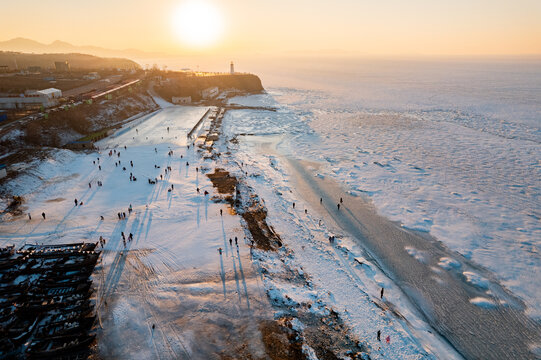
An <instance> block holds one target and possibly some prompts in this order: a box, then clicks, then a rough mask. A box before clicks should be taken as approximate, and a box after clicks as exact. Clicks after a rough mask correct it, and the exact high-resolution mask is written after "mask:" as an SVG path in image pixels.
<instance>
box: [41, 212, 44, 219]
mask: <svg viewBox="0 0 541 360" xmlns="http://www.w3.org/2000/svg"><path fill="white" fill-rule="evenodd" d="M41 216H42V217H43V220H45V213H44V212H42V213H41Z"/></svg>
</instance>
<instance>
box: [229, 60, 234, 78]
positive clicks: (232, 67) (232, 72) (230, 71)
mask: <svg viewBox="0 0 541 360" xmlns="http://www.w3.org/2000/svg"><path fill="white" fill-rule="evenodd" d="M229 73H230V74H231V75H233V74H234V73H235V64H233V61H231V65H229Z"/></svg>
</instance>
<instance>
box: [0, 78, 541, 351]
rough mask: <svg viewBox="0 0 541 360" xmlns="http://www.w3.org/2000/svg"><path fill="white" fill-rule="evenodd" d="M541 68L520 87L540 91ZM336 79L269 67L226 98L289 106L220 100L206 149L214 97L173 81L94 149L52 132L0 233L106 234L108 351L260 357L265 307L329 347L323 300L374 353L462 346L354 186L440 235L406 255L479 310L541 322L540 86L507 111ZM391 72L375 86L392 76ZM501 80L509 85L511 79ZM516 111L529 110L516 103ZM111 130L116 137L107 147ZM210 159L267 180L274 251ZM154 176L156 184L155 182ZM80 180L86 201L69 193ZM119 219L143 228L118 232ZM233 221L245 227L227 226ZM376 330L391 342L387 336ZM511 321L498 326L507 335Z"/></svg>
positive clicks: (261, 190)
mask: <svg viewBox="0 0 541 360" xmlns="http://www.w3.org/2000/svg"><path fill="white" fill-rule="evenodd" d="M311 81H312V82H313V81H314V79H312V80H311ZM436 83H437V82H436ZM345 84H347V82H346V83H345ZM535 84H536V83H535V82H533V85H532V88H531V89H530V90H529V91H530V94H531V97H526V98H531V99H535V96H536V94H537V91H539V87H536V85H535ZM380 85H381V84H380ZM534 85H535V86H534ZM333 86H336V84H329V89H327V90H324V89H321V88H318V89H316V90H309V89H306V88H302V87H299V88H284V87H271V88H269V89H268V93H267V94H261V95H252V96H245V97H236V98H233V99H230V100H229V102H230V103H231V104H240V105H249V106H258V107H262V108H276V111H268V110H254V109H240V110H229V111H227V113H226V115H225V117H224V119H223V124H222V127H221V129H220V138H219V139H218V140H217V141H215V142H214V144H213V146H214V148H215V151H216V153H217V154H218V155H216V153H215V154H214V155H212V156H211V155H208V154H205V152H204V151H201V150H200V149H204V148H205V146H207V144H206V143H201V140H197V141H198V144H201V145H204V146H203V147H201V148H199V147H196V148H194V147H193V146H190V147H189V148H188V145H191V144H190V143H191V141H187V139H186V133H188V132H189V131H190V130H191V128H192V127H193V126H194V125H195V124H196V123H197V121H198V120H199V118H200V117H201V116H202V115H203V114H204V113H205V112H206V110H207V108H206V107H178V106H170V104H167V103H165V102H163V101H158V102H159V103H160V105H161V106H162V107H163V108H162V110H160V111H158V112H156V113H153V114H150V115H147V116H145V117H144V118H141V119H140V120H137V124H135V123H134V124H132V125H133V126H132V125H129V124H128V125H127V126H125V127H124V128H123V129H121V130H120V131H119V132H117V134H116V136H112V137H110V138H107V139H105V140H102V141H101V142H100V143H98V144H97V145H99V146H100V149H102V150H101V151H100V153H97V152H93V153H75V152H71V151H67V150H51V152H50V156H49V157H48V158H47V159H46V160H45V161H43V162H38V161H36V162H35V163H34V164H31V166H28V168H27V172H26V173H25V174H23V175H21V176H20V177H19V178H18V179H17V181H14V182H11V183H9V184H7V185H6V186H7V188H8V190H10V191H11V192H12V193H17V194H20V195H23V196H24V197H25V200H26V202H25V204H24V207H25V209H24V212H25V213H26V212H30V213H32V214H33V215H35V216H33V220H31V221H28V220H27V219H26V217H25V215H24V214H23V216H15V217H10V215H9V214H4V217H3V222H2V223H1V224H0V234H1V235H0V246H5V245H7V244H15V245H17V246H20V245H22V244H23V243H25V242H39V243H42V242H43V243H62V242H68V241H80V240H85V241H96V240H97V238H98V237H99V236H103V237H104V238H106V239H108V242H107V244H106V246H105V248H104V254H103V258H102V264H101V266H100V267H99V268H98V270H97V272H96V273H95V274H94V282H95V284H96V287H97V290H96V306H97V308H98V313H99V315H100V331H101V333H100V337H99V339H98V344H99V345H98V347H99V348H98V354H100V355H101V356H105V357H115V358H214V357H215V356H217V354H222V355H224V356H233V355H231V354H240V355H238V356H240V357H242V356H244V355H246V354H251V355H252V356H255V357H261V358H264V357H265V353H266V351H268V348H267V347H266V346H267V345H268V344H267V343H266V342H265V341H266V340H265V339H268V337H267V336H266V335H265V334H267V333H266V331H267V330H268V329H267V330H265V329H262V327H261V324H262V323H264V322H265V321H271V320H273V319H284V318H287V319H288V320H286V322H287V323H288V324H289V325H287V326H289V327H290V328H291V329H293V331H295V332H296V334H304V335H302V336H304V337H305V342H304V343H303V344H304V345H303V348H302V351H303V353H304V354H305V356H307V358H316V353H318V351H321V349H320V348H318V347H316V346H315V345H314V344H315V343H317V341H316V342H314V341H315V340H314V339H317V337H311V336H313V331H311V330H310V329H313V328H316V326H314V324H312V323H311V321H313V319H322V320H321V321H322V322H324V323H325V327H326V329H327V330H325V331H331V330H329V329H331V328H333V327H337V326H338V327H340V329H344V330H343V333H344V334H347V336H345V337H344V338H343V339H346V338H347V339H349V337H350V336H352V337H354V338H356V339H357V340H358V341H359V343H360V344H361V345H362V346H363V347H364V350H365V351H366V354H369V356H370V357H371V358H373V359H384V358H385V359H388V358H393V359H404V358H407V359H417V358H434V357H436V358H445V359H450V358H457V359H458V358H461V355H460V354H459V352H460V351H465V350H464V349H463V348H461V347H460V346H457V345H456V343H455V346H452V345H451V344H450V343H449V341H450V340H451V339H445V338H444V337H442V336H441V333H440V334H438V333H437V332H435V331H434V329H435V328H436V329H437V327H438V326H442V327H445V326H446V324H434V323H431V321H433V320H434V318H432V319H431V317H430V309H428V308H427V306H426V304H427V303H425V302H424V301H425V300H424V299H423V295H422V292H421V293H420V296H419V297H417V298H416V297H413V296H412V292H411V291H407V289H404V288H401V286H402V285H403V284H401V283H400V282H401V280H400V277H399V276H394V275H393V269H390V268H385V267H382V266H381V263H382V262H381V261H380V259H377V258H372V257H371V255H372V253H371V252H370V251H367V249H368V248H367V247H366V246H365V245H366V244H363V241H362V240H363V237H364V236H365V235H366V234H365V233H363V232H362V231H360V232H359V233H355V229H353V228H347V226H345V225H344V224H345V222H344V219H346V216H345V215H342V214H341V213H337V211H336V209H335V206H336V205H337V204H338V203H339V198H340V197H343V198H344V203H343V204H342V209H341V210H342V211H343V212H344V213H345V212H346V211H350V213H351V219H354V218H356V216H355V215H358V217H357V220H359V221H360V222H362V221H366V219H367V216H368V215H366V216H364V215H363V211H365V210H366V209H368V210H369V211H370V214H374V215H378V214H379V215H381V216H383V217H384V218H387V219H389V220H391V221H393V222H395V223H391V221H388V220H382V221H383V222H384V224H385V226H387V225H389V226H394V227H396V229H398V230H397V231H400V227H401V226H402V227H403V228H404V229H406V230H407V231H411V232H412V233H414V234H415V236H416V237H417V238H418V239H423V241H424V240H426V241H427V244H428V243H429V244H434V245H435V247H434V249H437V251H436V250H433V249H432V248H430V249H429V248H423V247H422V246H420V245H417V246H412V245H411V244H407V245H401V246H402V247H399V248H397V249H396V251H397V253H400V254H402V253H404V254H405V255H404V256H406V257H407V258H403V259H405V260H404V263H405V264H406V265H405V266H407V264H408V261H411V264H419V266H421V267H422V268H423V269H427V270H426V271H427V272H426V274H428V275H427V277H429V278H427V282H426V283H427V284H430V282H435V283H437V284H439V285H441V288H443V289H444V288H445V282H446V281H451V280H452V281H456V284H458V287H457V289H459V288H461V287H462V286H463V287H464V288H467V289H468V291H467V292H466V294H465V295H461V296H463V297H462V299H465V302H467V303H468V304H470V305H471V306H472V307H473V308H475V307H478V308H479V313H482V314H492V313H491V311H495V312H494V314H499V313H503V312H505V313H509V314H511V315H513V314H520V316H524V314H525V315H527V316H529V317H531V319H532V320H529V319H528V320H526V322H529V321H532V323H531V324H526V325H525V328H528V327H529V326H530V325H532V326H533V327H534V328H535V327H536V326H538V323H537V322H536V321H538V318H539V313H540V312H541V309H540V304H539V301H538V299H539V289H540V288H541V286H538V285H541V284H537V282H536V281H538V280H537V279H538V278H539V277H536V276H532V274H538V273H539V272H540V271H541V262H540V260H539V256H538V248H539V245H540V244H539V240H538V239H539V238H540V231H541V229H540V227H539V217H540V216H539V214H540V208H539V192H540V186H539V185H540V184H539V178H540V177H539V171H540V168H539V154H540V147H539V146H540V145H539V143H540V139H539V127H538V126H536V122H535V121H532V119H533V120H535V119H536V116H537V115H536V114H539V108H538V105H535V102H533V103H532V102H528V101H525V104H518V105H516V107H515V112H514V113H513V114H514V115H513V114H511V113H510V112H507V113H505V114H504V113H502V115H501V117H498V114H500V113H499V112H498V111H499V108H498V107H494V106H492V107H491V104H493V102H494V100H493V99H492V98H491V97H490V96H487V98H488V100H487V101H485V102H484V103H483V101H479V104H480V105H478V106H477V105H476V106H470V105H468V103H467V101H466V102H464V101H465V100H464V99H463V98H462V95H461V94H458V95H457V94H455V95H456V97H455V100H456V103H457V105H456V106H453V107H452V106H448V107H446V106H443V105H442V106H441V108H434V106H433V103H437V102H438V101H440V100H441V99H433V100H430V101H429V103H426V104H423V101H425V100H424V99H425V98H424V96H425V94H426V92H425V91H424V90H423V92H420V93H418V94H417V95H416V94H415V93H409V94H408V99H400V98H399V99H398V101H397V102H396V103H394V105H395V106H390V107H389V108H385V107H384V106H382V105H381V104H382V103H383V102H384V100H385V99H377V101H376V100H374V99H376V98H377V96H375V95H372V96H371V97H369V96H367V97H366V98H365V100H364V101H366V104H365V106H361V105H359V102H361V101H360V100H358V99H359V98H354V99H351V98H348V96H345V95H344V93H342V92H338V93H337V92H336V91H335V89H331V88H332V87H333ZM381 86H382V88H381V89H380V92H384V91H383V90H384V89H387V90H388V88H385V86H383V85H381ZM434 86H435V85H434ZM519 90H520V89H515V90H514V91H519ZM396 91H398V92H400V89H398V90H396ZM365 92H366V89H362V87H361V89H360V91H359V93H360V94H361V95H363V94H365ZM441 93H445V91H443V90H442V92H441ZM436 94H440V93H436ZM379 95H381V93H380V94H379ZM459 95H460V96H459ZM416 96H417V97H416ZM383 98H384V97H383ZM421 98H422V99H423V100H422V101H421V100H419V99H421ZM411 99H414V100H415V99H416V100H415V101H417V103H416V104H415V106H413V105H411V104H412V103H415V101H414V100H411ZM445 99H446V100H445V101H442V102H444V103H445V102H446V103H449V101H450V100H449V99H448V98H445ZM505 99H506V100H505V101H507V102H508V103H509V104H514V103H513V101H514V100H513V99H516V98H514V97H513V96H511V95H509V96H507V97H505ZM387 100H389V99H387ZM370 101H372V103H370ZM401 101H402V103H401ZM389 102H390V101H389ZM471 102H473V101H471ZM369 103H370V104H369ZM406 105H407V106H406ZM410 105H411V106H410ZM536 106H537V107H536ZM407 107H409V108H407ZM480 109H481V110H482V109H485V112H483V111H481V110H480ZM519 114H528V116H524V118H523V119H524V121H513V119H514V118H513V116H515V115H516V116H518V115H519ZM208 126H209V124H208V122H206V123H203V126H202V130H201V131H202V132H205V131H206V130H208ZM124 146H126V149H124ZM113 149H114V150H115V151H118V152H120V157H119V156H118V155H117V154H116V152H115V153H113V154H112V155H111V156H109V155H108V152H109V150H111V151H112V150H113ZM181 156H182V157H181ZM98 157H99V158H100V160H99V161H98V160H97V158H98ZM119 160H120V161H121V164H118V161H119ZM130 161H132V162H133V167H132V166H131V164H130ZM115 163H117V164H115ZM188 163H189V165H188ZM100 166H101V170H100V168H99V167H100ZM168 166H170V167H171V171H167V172H165V171H164V170H165V169H167V167H168ZM295 166H298V169H295ZM124 167H126V170H123V168H124ZM196 168H197V170H196ZM217 168H223V169H225V170H226V171H228V172H229V173H230V174H231V175H232V176H235V178H236V179H237V180H238V181H239V185H238V190H239V191H240V194H241V195H242V198H243V199H252V200H253V199H257V200H258V203H259V204H260V206H263V207H264V208H265V209H266V211H267V212H268V218H267V222H268V224H269V226H270V228H272V229H274V231H276V232H277V233H278V234H279V236H280V238H281V241H282V242H283V247H282V248H281V249H280V250H279V251H276V252H268V251H261V250H255V251H254V252H252V253H251V252H250V232H249V231H248V230H247V224H246V222H245V221H244V220H243V219H242V218H241V217H240V216H238V215H237V210H235V209H234V208H232V207H230V206H229V205H228V204H227V201H224V200H223V195H220V193H219V192H218V191H217V190H216V189H215V188H214V187H213V185H212V182H211V181H210V180H209V179H208V178H207V176H206V174H208V173H212V172H213V171H215V169H217ZM130 173H132V175H133V176H135V177H136V178H137V181H130V179H129V177H130V176H129V175H130ZM160 175H161V176H162V177H163V179H162V178H160ZM154 178H157V179H158V181H157V183H156V184H155V185H152V184H149V183H148V182H147V180H148V179H154ZM310 179H311V180H310ZM96 181H101V182H103V186H102V187H96V186H95V182H96ZM89 182H90V183H91V184H92V187H89ZM326 183H328V184H329V185H328V186H327V185H326ZM331 184H332V185H331ZM317 186H319V187H320V188H319V189H321V190H320V193H318V192H317V191H315V190H314V187H317ZM169 190H170V191H169ZM205 191H208V192H209V194H208V195H206V194H204V192H205ZM318 196H321V203H319V201H318ZM74 198H77V199H78V201H80V202H81V201H82V202H84V205H82V206H77V207H74V205H73V199H74ZM252 200H250V201H252ZM356 200H358V203H357V202H356ZM246 201H247V200H243V204H244V205H246ZM293 203H295V205H296V207H295V208H293V207H292V204H293ZM130 204H131V205H132V206H133V213H131V214H129V216H128V218H127V219H126V220H120V221H119V220H118V218H117V212H127V209H128V206H129V205H130ZM220 210H221V211H220ZM339 210H340V209H339ZM42 211H45V212H46V213H47V220H45V221H43V220H41V219H39V214H40V213H41V212H42ZM239 211H240V210H239ZM379 215H378V216H379ZM100 216H104V220H103V221H102V220H100ZM370 216H372V215H370ZM348 221H349V220H348ZM378 221H379V220H378ZM396 224H398V225H396ZM370 225H372V224H368V225H366V226H365V228H370ZM393 229H394V228H393ZM393 231H394V230H393ZM122 232H124V233H126V234H128V233H133V235H134V240H133V241H132V242H128V243H127V244H126V245H123V242H122V238H121V233H122ZM386 234H387V233H383V234H378V236H381V235H383V236H382V237H375V238H376V239H386V237H385V235H386ZM389 234H390V233H389ZM423 234H424V235H423ZM329 236H336V240H335V241H334V242H330V241H328V238H329ZM235 237H236V238H237V241H238V246H236V244H235V243H234V242H233V243H232V244H230V243H229V241H228V240H229V239H235ZM245 237H247V238H246V240H245ZM232 241H233V240H232ZM397 243H398V242H397ZM219 249H221V251H222V252H221V253H220V252H219ZM442 249H443V250H442ZM434 254H436V255H434ZM397 261H400V259H397ZM412 266H413V265H412ZM397 269H399V267H397ZM423 271H424V270H423ZM500 285H501V286H503V288H502V287H501V286H500ZM382 288H383V289H385V296H383V297H382V298H380V297H381V294H380V291H381V289H382ZM410 290H411V289H410ZM406 294H407V296H405V295H406ZM308 305H310V306H308ZM420 309H421V310H420ZM457 309H458V310H456V309H455V310H456V311H460V308H457ZM334 314H338V315H337V318H336V319H339V321H338V323H337V324H334V323H332V321H335V320H336V319H335V318H334V317H333V316H335V315H334ZM451 314H452V311H451ZM284 316H285V317H284ZM329 319H335V320H332V321H330V320H329ZM449 319H451V318H449ZM517 319H519V321H520V320H521V319H526V318H525V317H524V318H521V317H517ZM307 329H308V330H307ZM377 330H380V331H381V332H382V338H383V340H385V338H386V337H387V336H389V339H390V341H389V343H387V342H386V341H382V342H380V341H378V340H377V339H376V331H377ZM514 330H515V329H513V328H512V327H511V328H510V329H505V331H509V333H510V336H509V338H510V339H511V340H509V341H514V340H513V336H514V335H515V334H513V336H511V334H512V333H513V331H514ZM537 330H538V328H537ZM537 330H535V329H534V330H533V331H532V333H530V332H529V331H530V330H526V332H525V333H522V332H517V334H516V335H521V334H526V335H525V338H523V339H520V341H518V340H517V342H516V344H514V345H524V344H525V346H524V347H525V348H524V349H521V352H520V353H516V354H515V355H516V356H517V357H524V358H528V357H531V358H534V357H535V356H534V355H533V354H534V353H535V354H537V356H538V355H539V351H540V350H539V349H540V348H541V344H540V343H539V336H538V335H536V334H535V331H537ZM333 331H334V330H333ZM341 331H342V330H340V331H337V332H334V333H333V332H329V333H328V334H331V335H332V336H336V334H339V333H341ZM467 331H468V329H465V332H467ZM521 331H522V330H521ZM311 334H312V335H311ZM333 334H334V335H333ZM476 335H477V334H475V333H473V336H472V344H470V345H469V346H470V347H475V346H476V345H475V344H476V341H478V344H483V346H485V345H486V346H488V348H490V345H491V343H490V341H492V339H490V338H485V339H480V338H477V337H476ZM298 336H301V335H298ZM231 337H233V338H231ZM343 339H342V340H343ZM320 340H321V341H322V339H320ZM348 341H349V340H348ZM453 341H455V342H456V341H458V342H460V341H461V340H460V339H454V340H452V341H451V342H453ZM321 346H329V347H330V346H331V345H329V344H323V345H321ZM335 346H336V349H337V351H339V350H340V349H344V348H347V347H348V346H350V345H348V342H347V341H345V342H344V343H339V344H338V345H335ZM502 347H505V344H503V346H502ZM508 348H509V349H510V350H509V351H513V349H514V346H509V347H508ZM457 349H458V351H457ZM480 349H482V347H480ZM243 351H244V352H243ZM482 351H485V350H482ZM463 354H465V355H466V357H468V356H472V353H467V352H466V353H463ZM488 355H490V354H488ZM507 355H509V354H507ZM507 355H506V354H505V353H501V354H496V355H494V356H493V357H494V358H498V357H500V358H502V357H505V356H507ZM246 356H247V355H246ZM489 357H492V355H490V356H489Z"/></svg>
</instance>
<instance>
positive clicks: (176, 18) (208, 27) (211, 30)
mask: <svg viewBox="0 0 541 360" xmlns="http://www.w3.org/2000/svg"><path fill="white" fill-rule="evenodd" d="M173 27H174V30H175V32H176V34H177V35H178V37H179V38H180V40H181V41H182V42H183V43H184V44H186V45H188V46H190V47H206V46H209V45H212V44H213V43H215V42H216V41H217V40H218V39H219V37H220V35H221V33H222V30H223V20H222V16H221V13H220V11H219V9H218V8H217V7H216V6H215V5H214V4H213V3H211V2H208V1H197V0H187V1H185V2H183V3H182V4H181V5H180V6H179V7H178V8H177V10H176V11H175V13H174V15H173Z"/></svg>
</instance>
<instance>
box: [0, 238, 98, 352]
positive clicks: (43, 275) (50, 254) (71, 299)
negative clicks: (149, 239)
mask: <svg viewBox="0 0 541 360" xmlns="http://www.w3.org/2000/svg"><path fill="white" fill-rule="evenodd" d="M95 247H96V244H94V243H76V244H61V245H25V246H23V247H22V248H21V249H19V250H15V248H14V247H13V246H11V247H6V248H0V358H1V359H4V358H7V359H19V358H36V359H51V358H66V359H67V358H84V357H86V355H87V354H88V349H89V346H90V345H91V344H92V343H93V341H94V337H95V335H94V334H93V333H92V327H93V324H94V321H95V314H94V304H93V302H92V301H91V300H90V295H91V293H92V287H91V285H92V281H91V279H90V275H91V274H92V272H93V270H94V267H95V266H96V262H97V260H98V258H99V255H100V252H99V251H95V250H94V249H95Z"/></svg>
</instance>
